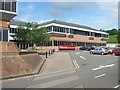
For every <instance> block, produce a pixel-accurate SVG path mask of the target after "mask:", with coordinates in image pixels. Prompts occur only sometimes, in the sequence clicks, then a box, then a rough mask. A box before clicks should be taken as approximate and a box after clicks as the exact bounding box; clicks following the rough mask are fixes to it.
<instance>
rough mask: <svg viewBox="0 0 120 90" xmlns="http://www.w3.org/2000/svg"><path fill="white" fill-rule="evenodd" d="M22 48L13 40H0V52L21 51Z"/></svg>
mask: <svg viewBox="0 0 120 90" xmlns="http://www.w3.org/2000/svg"><path fill="white" fill-rule="evenodd" d="M19 51H20V49H18V48H17V46H16V45H15V43H13V42H0V52H19Z"/></svg>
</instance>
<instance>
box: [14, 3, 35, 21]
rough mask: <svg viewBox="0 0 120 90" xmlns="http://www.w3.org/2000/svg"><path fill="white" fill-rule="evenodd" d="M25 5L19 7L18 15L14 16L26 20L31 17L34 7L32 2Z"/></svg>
mask: <svg viewBox="0 0 120 90" xmlns="http://www.w3.org/2000/svg"><path fill="white" fill-rule="evenodd" d="M25 4H26V6H24V7H22V6H21V7H19V11H20V13H19V12H18V15H17V16H16V17H15V18H16V19H17V20H20V21H26V22H28V21H29V20H30V19H31V18H32V17H33V11H34V9H35V7H34V6H33V5H32V4H29V3H25Z"/></svg>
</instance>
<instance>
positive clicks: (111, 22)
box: [14, 2, 118, 30]
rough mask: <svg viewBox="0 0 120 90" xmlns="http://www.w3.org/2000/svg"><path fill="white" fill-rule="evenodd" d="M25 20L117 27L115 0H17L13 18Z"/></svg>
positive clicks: (94, 26) (104, 27)
mask: <svg viewBox="0 0 120 90" xmlns="http://www.w3.org/2000/svg"><path fill="white" fill-rule="evenodd" d="M14 19H16V20H21V21H25V22H38V23H42V22H46V21H50V20H61V21H66V22H71V23H76V24H80V25H86V26H90V27H93V28H95V29H98V30H99V29H104V30H109V29H113V28H118V3H117V2H19V3H18V15H17V16H16V17H15V18H14Z"/></svg>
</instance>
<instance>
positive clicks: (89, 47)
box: [79, 46, 96, 51]
mask: <svg viewBox="0 0 120 90" xmlns="http://www.w3.org/2000/svg"><path fill="white" fill-rule="evenodd" d="M95 48H96V47H95V46H88V47H85V46H83V47H81V48H79V50H86V51H90V50H94V49H95Z"/></svg>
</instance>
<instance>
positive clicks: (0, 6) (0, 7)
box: [0, 1, 2, 9]
mask: <svg viewBox="0 0 120 90" xmlns="http://www.w3.org/2000/svg"><path fill="white" fill-rule="evenodd" d="M0 9H2V2H1V1H0Z"/></svg>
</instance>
